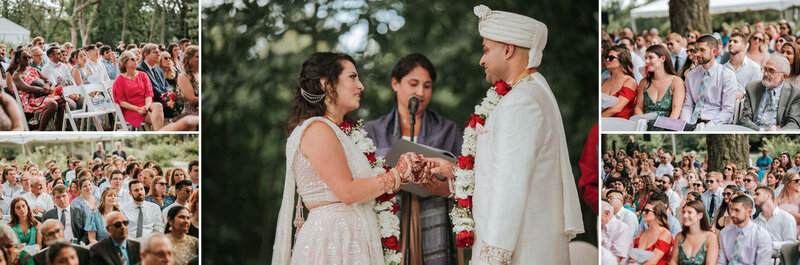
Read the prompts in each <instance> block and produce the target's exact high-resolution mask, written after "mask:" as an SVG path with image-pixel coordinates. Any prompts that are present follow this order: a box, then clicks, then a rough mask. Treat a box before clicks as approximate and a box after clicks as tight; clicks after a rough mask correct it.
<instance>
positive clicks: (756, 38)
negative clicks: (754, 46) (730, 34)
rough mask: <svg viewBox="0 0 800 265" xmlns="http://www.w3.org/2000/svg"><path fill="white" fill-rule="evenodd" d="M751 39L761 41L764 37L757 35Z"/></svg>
mask: <svg viewBox="0 0 800 265" xmlns="http://www.w3.org/2000/svg"><path fill="white" fill-rule="evenodd" d="M753 40H754V41H759V42H760V41H763V40H764V39H762V38H759V37H753Z"/></svg>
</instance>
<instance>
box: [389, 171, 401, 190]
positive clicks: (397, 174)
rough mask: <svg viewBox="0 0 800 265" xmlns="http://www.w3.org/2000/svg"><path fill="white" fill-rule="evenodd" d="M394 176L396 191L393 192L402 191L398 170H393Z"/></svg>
mask: <svg viewBox="0 0 800 265" xmlns="http://www.w3.org/2000/svg"><path fill="white" fill-rule="evenodd" d="M391 172H392V174H394V189H392V191H396V190H398V189H400V184H401V183H400V173H397V169H394V168H392V170H391Z"/></svg>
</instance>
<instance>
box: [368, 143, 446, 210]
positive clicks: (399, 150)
mask: <svg viewBox="0 0 800 265" xmlns="http://www.w3.org/2000/svg"><path fill="white" fill-rule="evenodd" d="M408 152H414V153H417V154H420V155H423V156H425V157H431V158H433V157H438V158H443V159H445V160H447V161H450V162H456V156H455V155H453V153H451V152H448V151H445V150H441V149H438V148H434V147H430V146H427V145H422V144H418V143H412V142H410V141H407V140H405V139H400V140H398V141H397V143H395V144H394V146H392V149H391V150H389V153H387V154H386V156H384V159H386V165H387V166H390V167H394V166H395V164H396V163H397V159H399V158H400V156H401V155H402V154H405V153H408ZM436 178H438V179H439V180H445V177H444V176H442V175H438V174H437V175H436ZM401 189H402V190H404V191H408V192H410V193H411V194H414V195H417V196H419V197H423V198H424V197H429V196H433V194H432V193H430V192H428V191H427V190H425V188H423V187H422V186H420V185H417V184H414V183H409V184H406V185H404V186H403V187H402V188H401Z"/></svg>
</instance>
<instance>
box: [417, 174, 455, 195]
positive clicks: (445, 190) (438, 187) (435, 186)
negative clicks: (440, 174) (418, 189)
mask: <svg viewBox="0 0 800 265" xmlns="http://www.w3.org/2000/svg"><path fill="white" fill-rule="evenodd" d="M420 185H421V186H422V187H423V188H425V190H427V191H428V192H430V193H433V194H436V195H437V196H439V197H444V198H447V197H449V196H450V185H448V184H447V180H444V181H442V180H439V179H437V178H435V177H434V178H431V179H430V180H429V181H428V183H423V184H420Z"/></svg>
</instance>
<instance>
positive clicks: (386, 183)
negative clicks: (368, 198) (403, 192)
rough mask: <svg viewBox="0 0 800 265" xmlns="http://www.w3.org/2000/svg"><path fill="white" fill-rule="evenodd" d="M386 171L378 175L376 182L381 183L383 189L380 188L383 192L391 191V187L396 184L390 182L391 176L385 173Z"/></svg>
mask: <svg viewBox="0 0 800 265" xmlns="http://www.w3.org/2000/svg"><path fill="white" fill-rule="evenodd" d="M387 173H388V172H387ZM387 173H383V174H381V175H379V176H378V182H380V183H381V185H382V186H383V189H381V191H383V192H384V193H387V192H389V191H391V190H392V187H394V186H396V184H392V183H391V182H392V176H390V175H387Z"/></svg>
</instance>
